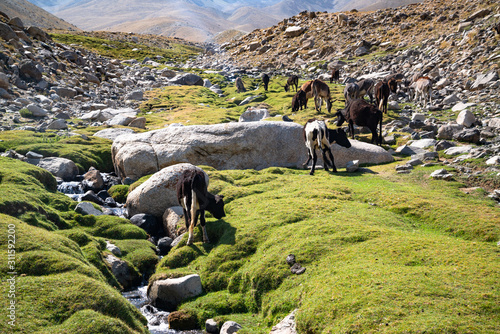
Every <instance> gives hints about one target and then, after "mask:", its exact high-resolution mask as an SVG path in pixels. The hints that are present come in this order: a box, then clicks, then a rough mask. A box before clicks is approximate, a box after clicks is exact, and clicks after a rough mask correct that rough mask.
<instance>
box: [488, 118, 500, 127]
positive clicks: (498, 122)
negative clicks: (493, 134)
mask: <svg viewBox="0 0 500 334" xmlns="http://www.w3.org/2000/svg"><path fill="white" fill-rule="evenodd" d="M488 126H489V127H492V128H495V129H500V118H499V117H496V118H492V119H490V120H489V121H488Z"/></svg>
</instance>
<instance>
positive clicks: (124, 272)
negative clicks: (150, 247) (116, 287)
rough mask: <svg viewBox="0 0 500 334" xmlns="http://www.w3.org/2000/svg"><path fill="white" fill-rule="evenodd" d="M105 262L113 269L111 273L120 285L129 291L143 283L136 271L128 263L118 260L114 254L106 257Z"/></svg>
mask: <svg viewBox="0 0 500 334" xmlns="http://www.w3.org/2000/svg"><path fill="white" fill-rule="evenodd" d="M104 260H106V262H107V263H108V265H109V266H110V267H111V272H112V273H113V276H115V278H116V280H117V281H118V283H120V284H121V286H122V287H123V288H124V289H125V290H127V289H130V288H132V287H134V286H137V285H139V284H140V283H141V278H140V276H139V275H138V274H137V272H136V271H135V270H133V269H132V268H131V267H129V265H128V264H127V262H125V261H123V260H121V259H119V258H117V257H116V256H114V255H112V254H108V255H106V256H105V257H104Z"/></svg>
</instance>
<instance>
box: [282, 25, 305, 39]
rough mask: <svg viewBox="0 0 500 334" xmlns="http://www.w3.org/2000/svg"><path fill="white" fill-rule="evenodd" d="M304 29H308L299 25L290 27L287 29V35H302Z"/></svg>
mask: <svg viewBox="0 0 500 334" xmlns="http://www.w3.org/2000/svg"><path fill="white" fill-rule="evenodd" d="M304 31H306V29H305V28H302V27H299V26H292V27H288V28H286V30H285V37H297V36H300V35H302V33H304Z"/></svg>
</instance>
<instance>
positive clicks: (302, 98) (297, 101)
mask: <svg viewBox="0 0 500 334" xmlns="http://www.w3.org/2000/svg"><path fill="white" fill-rule="evenodd" d="M302 107H304V109H305V108H307V98H306V92H304V91H303V90H302V89H299V91H298V92H297V93H295V95H294V96H293V97H292V112H296V111H299V109H300V110H302Z"/></svg>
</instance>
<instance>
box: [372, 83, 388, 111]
mask: <svg viewBox="0 0 500 334" xmlns="http://www.w3.org/2000/svg"><path fill="white" fill-rule="evenodd" d="M390 94H391V90H390V88H389V85H388V84H387V82H385V81H379V82H377V84H376V85H375V99H376V100H377V107H378V108H379V109H380V110H382V112H383V113H387V101H388V100H389V95H390Z"/></svg>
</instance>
